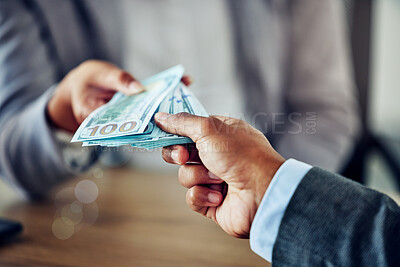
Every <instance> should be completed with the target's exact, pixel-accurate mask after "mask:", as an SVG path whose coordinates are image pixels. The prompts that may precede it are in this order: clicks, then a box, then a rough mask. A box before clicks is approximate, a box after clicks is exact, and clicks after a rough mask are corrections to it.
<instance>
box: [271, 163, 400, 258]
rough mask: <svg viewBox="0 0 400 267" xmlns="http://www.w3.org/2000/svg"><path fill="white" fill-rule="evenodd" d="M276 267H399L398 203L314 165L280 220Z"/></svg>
mask: <svg viewBox="0 0 400 267" xmlns="http://www.w3.org/2000/svg"><path fill="white" fill-rule="evenodd" d="M272 263H273V264H276V265H277V266H292V265H293V266H321V265H322V266H400V207H399V206H398V205H397V204H396V203H395V202H394V201H393V200H392V199H390V198H389V197H388V196H386V195H384V194H381V193H379V192H377V191H374V190H371V189H368V188H366V187H364V186H362V185H360V184H358V183H355V182H353V181H350V180H348V179H346V178H343V177H341V176H339V175H336V174H332V173H330V172H327V171H325V170H322V169H319V168H313V169H311V170H310V171H309V172H308V174H307V175H306V176H305V177H304V178H303V180H302V182H301V183H300V184H299V186H298V188H297V189H296V191H295V193H294V195H293V197H292V199H291V201H290V203H289V205H288V207H287V209H286V211H285V215H284V217H283V219H282V222H281V225H280V228H279V233H278V237H277V239H276V241H275V245H274V249H273V255H272Z"/></svg>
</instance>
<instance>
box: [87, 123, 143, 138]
mask: <svg viewBox="0 0 400 267" xmlns="http://www.w3.org/2000/svg"><path fill="white" fill-rule="evenodd" d="M135 126H136V122H135V121H128V122H125V123H124V124H122V125H121V126H120V127H119V128H118V124H115V123H110V124H106V125H104V126H103V127H102V128H101V129H100V134H101V135H108V134H111V133H113V132H115V130H117V128H118V131H119V132H120V133H126V132H129V131H132V130H133V129H134V128H135ZM99 128H100V126H95V127H92V128H89V131H91V132H90V134H89V136H95V135H96V133H97V131H98V130H99Z"/></svg>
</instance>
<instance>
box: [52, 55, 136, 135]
mask: <svg viewBox="0 0 400 267" xmlns="http://www.w3.org/2000/svg"><path fill="white" fill-rule="evenodd" d="M143 90H144V87H143V86H142V85H141V84H140V83H139V82H138V81H136V80H135V78H133V77H132V75H130V74H129V73H127V72H126V71H123V70H121V69H119V68H118V67H117V66H115V65H113V64H111V63H108V62H104V61H98V60H88V61H85V62H84V63H82V64H81V65H79V66H78V67H77V68H75V69H73V70H72V71H71V72H70V73H68V74H67V75H66V76H65V78H64V79H63V80H62V81H61V82H60V84H59V85H58V87H57V89H56V92H55V94H54V96H53V97H52V98H51V99H50V101H49V103H48V105H47V112H48V115H49V118H50V119H51V121H52V122H53V124H54V125H55V126H57V127H59V128H61V129H64V130H67V131H70V132H74V131H76V130H77V129H78V126H79V125H80V124H81V123H82V122H83V121H84V120H85V118H86V117H87V116H88V115H89V114H90V113H91V112H92V111H94V110H95V109H96V108H98V107H100V106H101V105H104V104H105V103H107V102H108V101H109V100H110V99H111V98H112V97H113V95H114V94H115V93H116V92H121V93H123V94H126V95H132V94H138V93H140V92H142V91H143Z"/></svg>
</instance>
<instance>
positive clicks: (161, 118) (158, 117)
mask: <svg viewBox="0 0 400 267" xmlns="http://www.w3.org/2000/svg"><path fill="white" fill-rule="evenodd" d="M168 116H169V114H168V113H165V112H158V113H157V114H156V115H155V116H154V118H155V119H156V120H157V121H166V120H167V118H168Z"/></svg>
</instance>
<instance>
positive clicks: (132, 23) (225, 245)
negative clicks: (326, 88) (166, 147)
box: [0, 0, 400, 266]
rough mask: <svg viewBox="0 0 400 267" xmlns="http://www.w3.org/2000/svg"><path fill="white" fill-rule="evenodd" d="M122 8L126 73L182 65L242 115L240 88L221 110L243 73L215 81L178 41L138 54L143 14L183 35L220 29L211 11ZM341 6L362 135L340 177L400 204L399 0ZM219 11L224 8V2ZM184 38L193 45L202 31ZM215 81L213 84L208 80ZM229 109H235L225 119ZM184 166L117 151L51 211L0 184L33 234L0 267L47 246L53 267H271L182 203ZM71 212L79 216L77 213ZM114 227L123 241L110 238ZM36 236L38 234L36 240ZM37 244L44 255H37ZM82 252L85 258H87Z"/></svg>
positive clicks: (169, 5)
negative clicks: (131, 266)
mask: <svg viewBox="0 0 400 267" xmlns="http://www.w3.org/2000/svg"><path fill="white" fill-rule="evenodd" d="M122 2H123V7H124V8H123V12H124V15H123V16H122V17H123V18H124V19H125V22H124V23H125V25H129V27H128V28H127V29H125V30H126V32H127V34H125V35H124V40H123V42H124V44H125V46H126V47H130V48H132V49H127V51H126V54H125V55H124V68H126V69H127V70H128V71H130V72H132V73H134V74H135V76H137V77H139V78H144V77H147V76H149V75H152V74H154V69H155V68H156V69H159V70H162V69H164V68H166V67H169V66H171V64H172V63H171V62H174V63H183V64H184V65H185V67H186V68H187V70H188V73H189V74H191V75H192V76H193V77H194V84H193V86H192V90H193V91H194V93H195V94H196V95H197V96H198V98H199V99H200V101H201V102H202V103H203V104H204V105H205V107H206V109H207V110H208V111H209V112H210V113H212V114H220V115H230V116H234V117H240V116H241V114H242V109H243V107H242V106H241V105H242V104H241V103H240V97H241V95H240V92H236V94H235V96H232V97H231V100H232V101H230V102H223V105H222V104H218V103H219V102H221V100H222V101H223V100H224V95H226V94H228V93H229V92H230V91H229V90H231V88H234V87H236V86H237V85H236V83H237V81H236V77H228V78H229V82H228V83H227V82H226V79H221V80H218V79H219V77H218V73H215V74H213V73H212V72H211V71H209V70H207V71H208V72H207V71H204V70H203V69H202V68H201V66H204V65H207V62H206V59H204V61H205V62H199V63H198V64H192V63H191V62H193V58H191V57H192V56H194V55H191V53H189V52H188V51H185V49H184V47H180V46H179V42H173V43H167V42H166V43H157V40H154V42H153V43H154V47H153V48H157V45H158V46H163V47H166V48H167V49H170V52H171V54H174V55H175V56H176V57H174V58H170V54H169V53H161V52H160V54H155V55H154V54H153V55H151V57H153V58H154V59H155V60H154V61H148V58H149V57H146V54H141V55H138V54H137V51H141V50H140V47H136V46H137V43H138V38H141V37H140V36H143V35H146V31H147V30H149V29H148V28H143V27H140V24H139V22H140V20H139V21H138V18H140V17H141V16H140V13H141V12H144V11H146V12H148V13H151V12H154V15H155V16H161V15H160V14H161V13H162V14H167V16H168V17H167V18H166V19H168V21H171V23H172V24H173V23H175V26H174V27H181V28H180V29H181V30H182V29H185V27H188V25H187V22H188V21H192V20H193V21H194V20H197V21H201V22H202V23H208V24H207V25H208V27H214V23H213V21H212V19H211V17H212V16H210V18H207V17H204V13H207V12H210V10H197V11H196V12H194V13H193V14H191V15H188V14H185V13H182V10H180V9H177V8H174V3H175V4H176V3H177V2H176V1H175V2H174V1H159V2H160V8H159V10H158V12H159V13H157V11H153V10H151V6H150V4H149V1H135V5H136V6H140V8H132V5H133V2H132V1H129V0H123V1H122ZM221 2H222V1H221ZM343 4H344V7H345V9H344V10H345V14H343V20H345V23H346V25H347V26H348V32H347V33H348V34H349V39H350V42H351V55H350V56H351V60H352V61H353V63H354V75H355V80H356V85H357V91H358V95H359V98H358V101H359V104H360V112H361V119H362V126H361V129H362V131H361V137H360V139H359V140H358V141H357V144H356V147H355V149H354V151H353V152H352V153H351V155H350V156H349V163H348V164H347V165H346V166H345V167H344V169H343V170H342V174H344V175H345V176H347V177H349V178H351V179H354V180H356V181H359V182H361V183H364V184H366V185H368V186H370V187H372V188H374V189H377V190H379V191H382V192H385V193H387V194H389V195H390V196H391V197H393V198H394V199H395V200H396V201H398V203H400V194H399V192H400V119H399V116H400V104H399V100H400V49H399V48H400V0H375V1H372V0H354V1H351V0H347V1H345V0H343ZM214 5H215V6H216V7H218V5H219V2H214ZM166 11H167V12H166ZM191 16H195V17H191ZM208 19H210V20H208ZM172 24H171V25H172ZM219 27H220V32H221V35H220V36H218V38H222V39H224V40H231V38H232V33H231V32H230V31H228V30H226V27H227V25H224V24H221V25H220V26H219ZM174 29H175V28H173V27H172V28H171V31H170V32H169V33H170V34H173V33H174ZM187 34H188V36H189V35H190V36H191V37H192V38H193V40H195V38H196V32H189V31H188V33H187ZM213 37H214V36H210V39H212V40H211V42H210V40H206V41H207V42H210V43H211V45H212V41H213V40H214V39H213ZM193 46H195V44H193ZM176 50H179V52H177V51H176ZM152 51H154V50H152ZM160 51H161V50H160ZM162 51H163V52H164V51H165V50H162ZM230 52H231V51H224V53H230ZM224 55H225V54H224ZM223 59H224V60H225V61H226V62H224V63H226V64H233V62H230V61H229V60H230V59H229V55H228V54H227V56H226V57H223ZM138 60H139V63H138ZM142 63H143V64H142ZM225 78H227V77H225ZM210 79H211V80H213V81H214V83H212V84H209V83H208V81H209V80H210ZM216 88H218V91H217V90H216ZM216 94H218V95H216ZM210 96H212V97H210ZM226 110H230V111H231V112H229V113H226ZM235 111H237V112H236V113H235ZM109 167H111V168H109ZM177 169H178V168H177V167H176V166H173V165H168V164H165V163H164V162H163V160H162V158H161V153H160V150H154V151H150V152H146V151H144V150H129V151H125V152H124V153H123V155H122V156H121V155H120V154H116V153H113V152H111V153H108V154H105V157H103V158H102V160H101V162H100V163H98V164H97V165H96V166H95V167H94V168H93V169H91V170H90V171H89V172H87V173H86V174H85V175H84V176H83V177H80V178H78V179H74V180H71V181H69V182H68V183H67V184H66V185H62V186H60V187H58V188H56V189H55V190H54V192H53V195H52V196H53V197H54V198H55V199H56V200H55V201H54V203H53V202H51V203H50V204H49V203H46V204H44V205H42V204H36V203H35V204H27V203H26V202H22V201H21V198H20V196H19V195H18V194H17V193H15V191H13V190H11V189H10V186H9V185H6V184H5V183H4V182H3V180H0V216H1V217H9V218H13V219H16V220H19V221H23V224H24V225H25V226H26V229H27V230H26V231H27V234H26V235H27V236H28V238H25V239H24V240H20V241H19V242H17V243H14V244H13V245H12V246H10V249H8V250H2V251H1V249H2V247H0V258H1V257H2V256H5V259H11V260H10V261H9V262H8V261H7V260H3V261H2V260H0V265H1V264H4V265H5V266H7V265H12V263H13V260H14V259H18V260H16V262H19V263H21V264H26V263H27V262H29V263H32V261H31V260H32V259H33V263H35V262H36V263H38V264H40V263H43V262H42V260H43V258H46V256H48V254H49V253H48V251H47V249H48V248H49V247H54V248H55V253H54V252H52V253H54V255H55V257H58V258H56V259H55V260H54V261H49V262H50V264H54V263H56V262H57V259H63V263H65V264H66V265H74V264H75V262H74V261H73V259H72V258H73V257H71V256H68V255H74V256H75V257H81V259H82V262H81V264H82V265H85V264H86V265H87V264H90V263H92V262H95V261H96V258H97V257H98V256H97V255H100V254H102V253H103V256H104V255H108V256H110V257H109V258H108V260H109V261H104V262H103V264H107V263H108V264H112V263H115V259H114V258H112V257H111V256H113V255H114V253H116V254H117V256H118V257H117V258H119V259H120V263H121V264H124V263H126V262H129V260H130V257H134V258H135V259H136V260H137V261H138V262H137V263H138V265H142V266H151V265H152V264H154V262H157V263H159V264H161V263H166V265H170V266H177V265H185V264H187V263H188V262H191V263H193V262H195V263H198V265H200V266H204V265H207V264H211V265H212V266H263V264H264V263H265V262H264V261H263V260H262V259H260V258H259V257H257V256H256V255H254V254H253V253H252V252H251V251H250V248H249V247H248V242H247V241H244V240H235V239H233V238H230V237H228V236H226V235H225V233H223V232H222V231H221V230H220V229H219V228H218V227H217V226H216V225H214V224H213V223H212V222H209V221H207V220H205V219H204V218H201V217H200V216H199V215H197V214H194V213H192V212H190V211H189V209H188V208H187V207H186V206H185V203H184V202H185V190H184V189H183V188H180V187H179V185H178V182H177V179H176V174H177ZM90 181H91V182H90ZM82 182H83V183H82ZM82 186H84V189H82V190H84V191H85V192H87V193H88V196H89V197H91V198H92V199H91V201H89V202H88V203H86V204H85V201H86V200H85V198H84V199H83V200H82V201H78V202H76V200H74V199H75V196H74V190H78V191H79V188H81V187H82ZM60 199H61V200H60ZM60 203H61V204H60ZM71 203H72V204H71ZM65 205H73V206H71V207H73V209H75V210H78V211H79V212H81V213H82V212H83V215H82V216H81V217H78V219H79V224H77V225H79V227H77V225H75V224H74V222H71V223H72V224H73V225H75V228H74V227H69V226H68V227H65V226H60V225H59V223H60V221H59V220H58V219H57V218H59V216H60V214H63V212H69V211H65V209H64V210H63V207H65ZM85 209H86V211H85ZM79 212H78V213H79ZM69 213H70V212H69ZM68 216H72V217H71V218H73V219H77V217H76V214H75V215H74V214H72V215H71V214H69V215H68ZM74 216H75V217H74ZM85 216H88V218H87V220H88V221H85ZM78 219H77V220H78ZM81 220H82V222H84V223H81ZM61 224H63V222H61ZM70 226H71V225H70ZM82 229H86V230H82ZM114 231H116V235H113V234H111V233H114ZM36 233H40V237H39V238H36V237H37V234H36ZM135 233H137V234H135ZM35 234H36V235H35ZM49 240H51V241H49ZM32 244H33V245H34V247H36V248H37V250H31V248H32ZM99 244H106V246H104V247H101V253H100V252H99V250H98V248H97V247H96V246H97V245H99ZM110 247H111V248H110ZM113 248H114V250H113ZM152 250H154V251H153V252H151V253H150V252H149V251H152ZM65 251H67V252H68V253H64V252H65ZM82 251H85V252H86V254H85V255H83V256H82V254H81V253H82ZM116 251H117V252H116ZM182 251H184V252H182ZM180 252H181V253H180ZM2 253H3V254H2ZM24 253H25V254H24ZM21 255H22V256H21ZM171 255H172V256H171ZM205 258H206V259H205ZM21 259H22V260H21ZM69 263H70V264H69ZM78 265H79V264H78Z"/></svg>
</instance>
